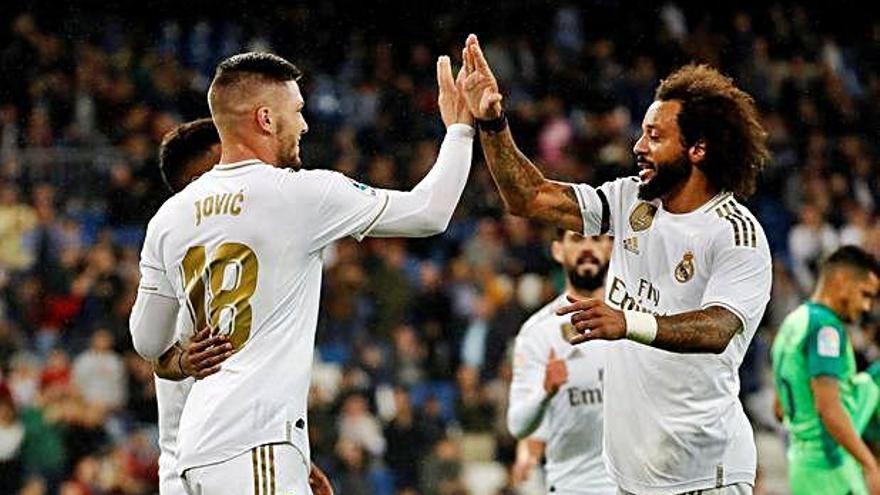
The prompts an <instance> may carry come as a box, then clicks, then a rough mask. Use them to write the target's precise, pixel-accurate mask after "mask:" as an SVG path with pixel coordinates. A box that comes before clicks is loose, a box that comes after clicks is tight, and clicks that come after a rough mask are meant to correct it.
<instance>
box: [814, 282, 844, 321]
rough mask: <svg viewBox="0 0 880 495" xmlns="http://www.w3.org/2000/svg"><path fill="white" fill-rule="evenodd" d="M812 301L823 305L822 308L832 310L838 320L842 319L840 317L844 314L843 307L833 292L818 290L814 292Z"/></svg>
mask: <svg viewBox="0 0 880 495" xmlns="http://www.w3.org/2000/svg"><path fill="white" fill-rule="evenodd" d="M835 292H836V291H835ZM810 301H812V302H814V303H817V304H821V305H822V306H825V307H826V308H828V309H830V310H831V311H833V312H834V314H835V315H837V317H838V318H840V315H841V314H842V313H841V309H842V308H841V306H842V305H841V304H840V302H839V300H838V299H837V298H836V297H834V294H833V292H832V291H830V290H825V289H816V291H815V292H813V295H812V296H811V297H810Z"/></svg>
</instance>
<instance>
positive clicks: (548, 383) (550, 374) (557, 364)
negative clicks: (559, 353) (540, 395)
mask: <svg viewBox="0 0 880 495" xmlns="http://www.w3.org/2000/svg"><path fill="white" fill-rule="evenodd" d="M567 381H568V368H567V367H566V366H565V360H564V359H559V358H557V357H556V352H554V351H553V349H550V357H549V359H548V361H547V368H545V369H544V391H545V392H547V393H548V394H549V395H554V394H555V393H556V392H558V391H559V389H560V388H561V387H562V386H563V385H565V383H566V382H567Z"/></svg>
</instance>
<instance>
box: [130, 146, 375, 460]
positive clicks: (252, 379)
mask: <svg viewBox="0 0 880 495" xmlns="http://www.w3.org/2000/svg"><path fill="white" fill-rule="evenodd" d="M385 201H386V198H384V197H383V196H381V195H380V194H377V193H376V192H375V191H373V190H371V189H368V188H367V189H361V188H358V187H356V185H354V184H352V183H351V181H349V180H348V179H346V178H345V177H344V176H342V175H340V174H337V173H334V172H327V171H298V172H295V171H291V170H283V169H277V168H274V167H272V166H270V165H266V164H264V163H261V162H259V161H256V160H253V161H248V162H240V163H236V164H231V165H225V166H224V165H218V166H217V167H215V168H214V169H213V170H211V171H210V172H208V173H206V174H204V175H203V176H202V177H201V178H199V179H198V180H196V181H195V182H193V183H192V184H190V185H189V186H188V187H187V188H186V189H184V190H183V191H182V192H181V193H179V194H178V195H176V196H174V197H173V198H172V199H170V200H169V201H168V202H167V203H166V204H165V205H163V207H162V208H161V209H160V211H159V213H157V214H156V216H155V217H154V219H153V220H152V221H151V222H150V226H149V228H148V232H147V240H146V244H145V248H144V258H145V260H146V261H145V262H147V263H150V262H153V263H156V262H157V261H153V259H157V260H158V263H160V264H161V268H162V269H164V270H165V273H166V275H167V279H168V281H169V283H170V284H171V286H172V288H173V291H174V293H175V296H176V297H177V299H178V301H179V302H180V305H181V311H182V312H186V313H187V315H188V317H189V323H190V324H191V325H192V328H193V329H199V328H202V327H203V326H204V325H205V324H209V325H210V326H211V327H212V328H213V329H214V330H215V331H216V332H220V333H224V334H228V335H229V336H230V341H231V342H232V344H233V346H234V347H235V349H236V353H235V354H234V355H233V356H231V357H230V358H229V359H228V360H227V361H226V362H224V363H223V366H222V368H221V371H220V372H218V373H217V374H215V375H212V376H210V377H208V378H205V379H203V380H200V381H198V382H197V383H196V384H195V385H194V386H193V388H192V391H191V393H190V395H189V398H188V399H187V402H186V406H185V408H184V411H183V415H182V418H181V421H180V434H179V456H180V461H179V464H178V470H179V471H181V472H182V471H183V470H185V469H187V468H190V467H195V466H201V465H206V464H210V463H214V462H219V461H222V460H225V459H228V458H231V457H233V456H235V455H238V454H240V453H242V452H244V451H246V450H248V449H250V448H252V447H255V446H257V445H262V444H267V443H273V442H290V443H293V444H294V445H295V446H296V447H297V448H299V449H300V450H301V452H302V454H303V456H304V458H305V459H308V456H309V452H308V439H307V434H306V432H305V421H306V397H307V391H308V385H309V378H310V370H311V364H312V353H313V345H314V333H315V326H316V323H317V316H318V301H319V296H320V283H321V272H322V258H321V250H322V248H323V247H324V246H326V245H327V244H328V243H330V242H332V241H333V240H336V239H338V238H339V237H342V236H345V235H351V234H354V235H358V234H362V233H364V232H365V231H366V230H368V228H369V226H370V224H371V223H372V222H373V220H375V218H376V217H377V216H378V215H379V214H380V212H381V210H382V208H383V207H384V204H385Z"/></svg>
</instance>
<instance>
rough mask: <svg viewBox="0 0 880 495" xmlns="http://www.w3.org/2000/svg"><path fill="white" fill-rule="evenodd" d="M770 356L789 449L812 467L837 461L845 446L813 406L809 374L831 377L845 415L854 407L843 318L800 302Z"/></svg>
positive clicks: (830, 465) (850, 351) (853, 370)
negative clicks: (838, 440)
mask: <svg viewBox="0 0 880 495" xmlns="http://www.w3.org/2000/svg"><path fill="white" fill-rule="evenodd" d="M772 357H773V375H774V379H775V382H776V391H777V393H778V394H779V400H780V402H781V403H782V409H783V412H784V416H785V425H786V427H787V428H788V430H789V432H790V433H791V450H792V452H791V453H796V454H797V458H798V459H799V460H800V461H801V462H804V463H807V464H810V465H813V466H816V467H826V468H834V467H838V466H840V465H841V464H842V463H843V460H844V454H845V451H844V449H843V448H842V447H840V446H839V445H838V444H837V443H836V442H835V441H834V439H833V438H832V437H831V435H830V434H829V433H828V431H827V430H826V429H825V426H824V425H823V424H822V420H821V419H820V418H819V415H818V413H817V412H816V407H815V404H814V402H813V391H812V389H811V388H810V380H811V379H812V378H814V377H818V376H829V377H834V378H836V379H837V380H838V381H839V383H840V398H841V400H842V401H843V405H844V408H845V409H846V410H847V411H848V412H849V413H850V416H853V415H855V414H856V413H858V411H857V409H858V408H859V405H858V403H857V402H858V401H857V398H856V391H855V386H854V383H853V379H854V377H855V375H856V360H855V355H854V353H853V348H852V344H851V343H850V342H849V339H848V338H847V334H846V331H845V330H844V328H843V323H842V322H841V321H840V319H839V318H838V317H837V315H836V314H835V313H834V312H833V311H832V310H831V309H829V308H828V307H826V306H823V305H821V304H818V303H814V302H808V303H806V304H803V305H801V306H800V307H798V309H796V310H795V311H794V312H792V313H791V314H790V315H788V317H787V318H786V319H785V321H783V322H782V327H781V328H780V329H779V334H778V335H777V336H776V340H775V341H774V343H773V350H772Z"/></svg>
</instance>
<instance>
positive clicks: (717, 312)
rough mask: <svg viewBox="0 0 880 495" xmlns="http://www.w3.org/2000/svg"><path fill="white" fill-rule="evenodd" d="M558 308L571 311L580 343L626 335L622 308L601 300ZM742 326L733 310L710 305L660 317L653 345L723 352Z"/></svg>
mask: <svg viewBox="0 0 880 495" xmlns="http://www.w3.org/2000/svg"><path fill="white" fill-rule="evenodd" d="M569 300H570V301H572V304H569V305H568V306H565V307H562V308H560V309H559V310H557V312H556V314H558V315H565V314H571V323H572V325H574V327H575V329H576V330H577V331H578V332H579V333H580V334H581V335H580V336H579V337H577V338H575V339H574V340H572V341H571V343H572V344H580V343H582V342H587V341H589V340H596V339H601V340H617V339H622V338H626V319H625V318H624V316H623V311H620V310H617V309H614V308H612V307H610V306H608V305H607V304H605V302H604V301H602V300H601V299H583V300H575V299H572V298H571V296H569ZM741 329H742V322H741V321H740V319H739V318H738V317H737V316H736V315H735V314H733V313H732V312H731V311H730V310H728V309H726V308H723V307H721V306H710V307H708V308H705V309H701V310H697V311H688V312H686V313H679V314H675V315H669V316H658V317H657V336H656V337H655V338H654V341H653V342H652V343H651V346H652V347H656V348H658V349H664V350H667V351H671V352H680V353H707V352H710V353H714V354H720V353H722V352H724V349H726V348H727V344H728V343H729V342H730V339H732V338H733V336H734V335H736V334H737V332H739V331H740V330H741Z"/></svg>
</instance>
